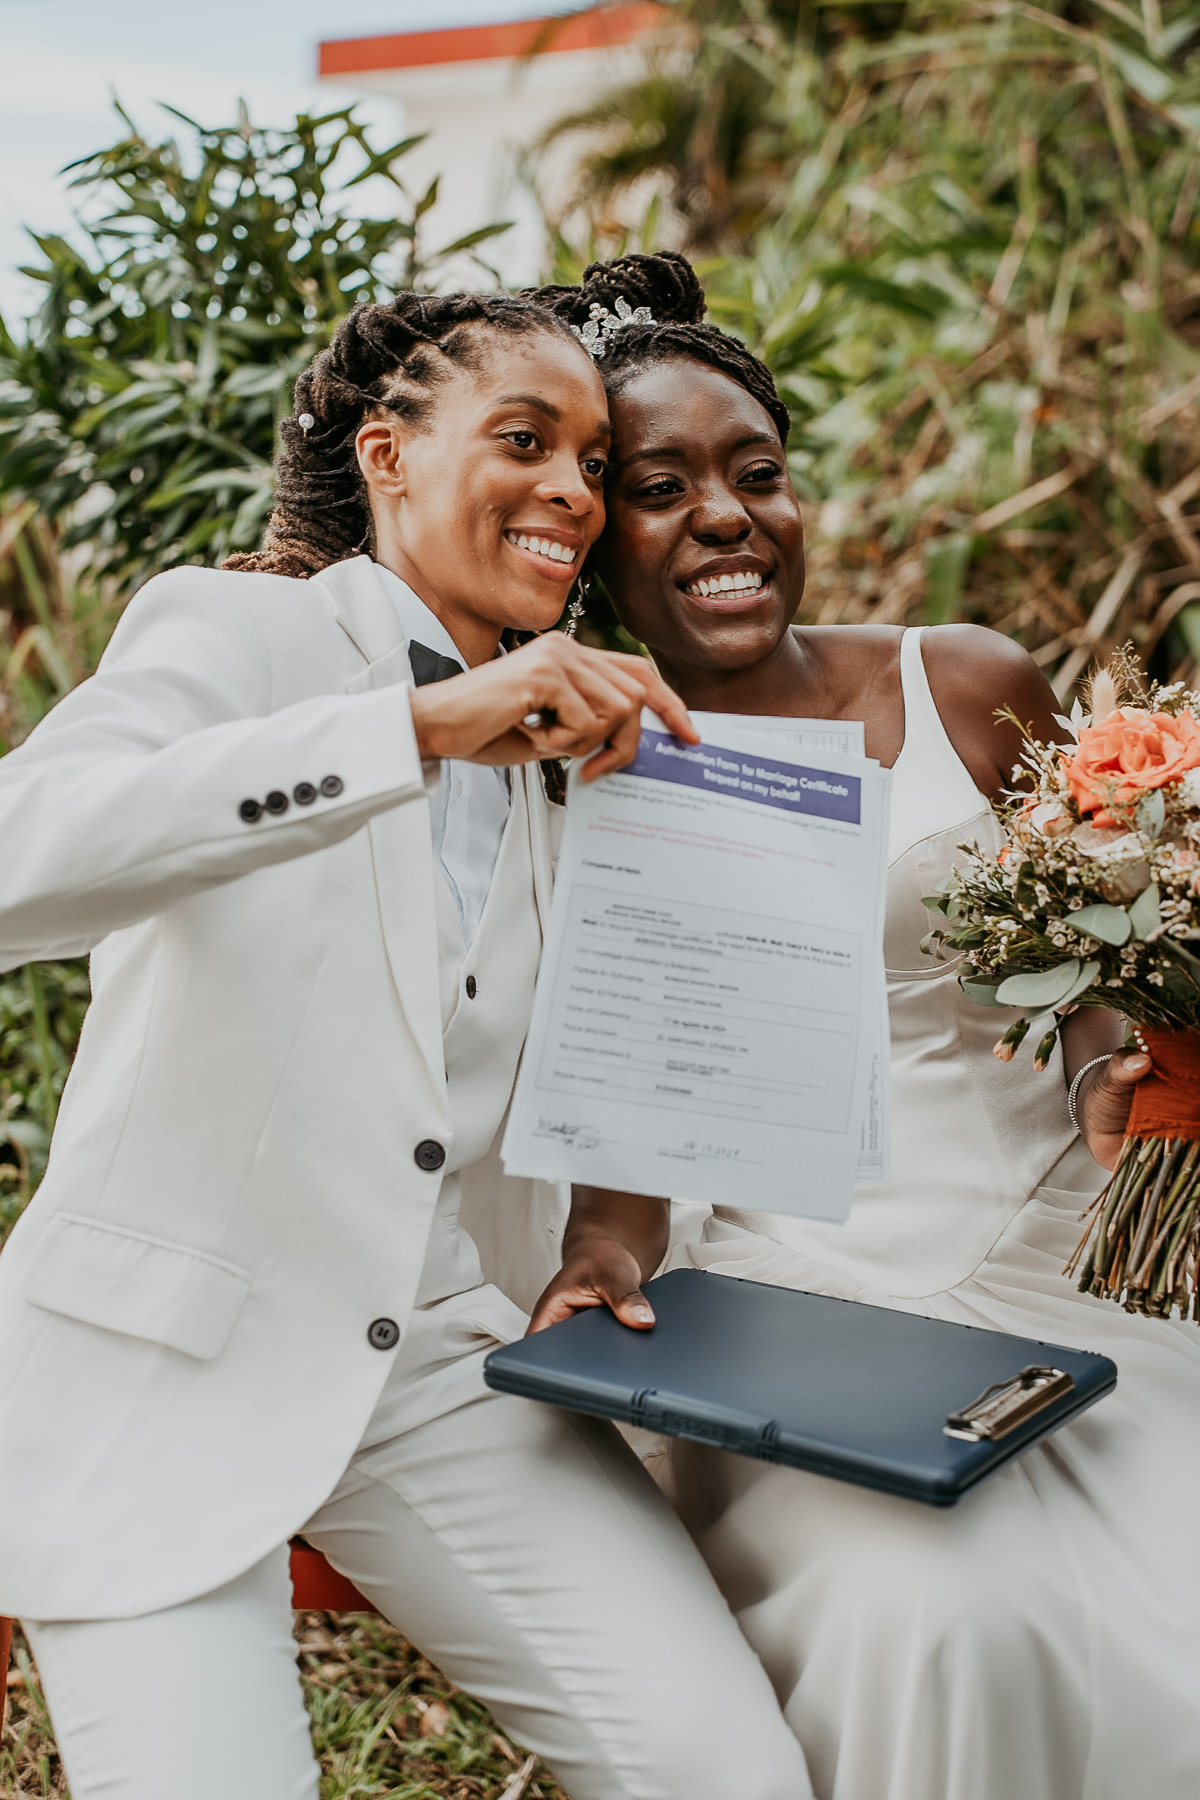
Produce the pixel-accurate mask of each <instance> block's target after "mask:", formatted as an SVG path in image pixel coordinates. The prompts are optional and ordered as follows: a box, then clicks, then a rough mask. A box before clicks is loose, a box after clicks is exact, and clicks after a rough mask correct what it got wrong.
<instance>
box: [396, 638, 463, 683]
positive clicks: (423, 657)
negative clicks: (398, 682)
mask: <svg viewBox="0 0 1200 1800" xmlns="http://www.w3.org/2000/svg"><path fill="white" fill-rule="evenodd" d="M408 660H409V662H410V663H411V664H412V672H413V680H414V682H415V683H416V685H417V686H418V687H425V686H426V685H427V684H428V683H429V682H431V681H449V680H450V677H451V676H452V675H463V674H465V673H466V671H465V670H464V668H463V666H462V664H461V663H460V662H455V660H454V658H453V657H452V656H441V655H439V654H438V652H437V651H436V650H430V649H429V648H428V646H427V645H425V644H418V643H417V641H416V639H415V638H410V640H409V645H408Z"/></svg>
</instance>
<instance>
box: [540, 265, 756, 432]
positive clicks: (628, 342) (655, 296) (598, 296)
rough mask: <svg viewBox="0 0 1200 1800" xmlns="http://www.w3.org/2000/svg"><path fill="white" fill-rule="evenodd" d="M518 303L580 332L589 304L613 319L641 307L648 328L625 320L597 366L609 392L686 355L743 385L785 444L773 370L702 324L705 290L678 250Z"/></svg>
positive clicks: (593, 269) (595, 270)
mask: <svg viewBox="0 0 1200 1800" xmlns="http://www.w3.org/2000/svg"><path fill="white" fill-rule="evenodd" d="M523 298H528V299H532V300H537V301H538V302H539V303H540V304H541V305H542V306H545V307H547V308H548V309H549V310H550V311H551V312H552V313H553V314H554V315H555V316H556V317H557V318H560V319H565V320H566V321H567V323H568V324H569V325H573V326H576V327H578V328H582V327H583V326H584V325H586V324H587V323H588V320H589V318H590V317H591V309H592V307H593V306H599V307H602V308H603V309H604V311H605V312H608V313H614V314H615V312H616V309H617V302H618V300H620V301H623V302H625V304H626V305H627V306H629V307H631V308H632V309H634V310H635V311H636V309H637V308H638V307H642V306H644V307H645V308H646V309H647V310H648V311H649V313H650V315H651V320H652V322H651V323H642V322H637V323H634V322H632V321H631V322H627V323H625V324H623V325H622V326H621V328H620V330H619V331H614V332H612V333H611V335H609V336H607V337H606V338H605V350H604V355H603V356H602V357H600V358H599V359H598V360H597V363H596V367H597V369H598V370H599V371H600V374H601V376H602V377H603V380H604V385H605V387H606V388H608V389H609V391H610V392H612V393H619V392H620V390H621V388H622V387H623V386H624V384H625V383H626V381H628V380H629V379H630V377H631V376H633V375H636V374H638V373H639V372H640V371H641V370H642V369H645V368H649V367H650V366H651V365H653V364H655V363H663V362H670V361H672V360H674V359H675V358H677V357H686V358H688V359H689V360H690V361H692V362H698V363H703V364H704V365H705V366H706V367H708V368H710V369H717V370H719V372H720V373H721V374H722V375H728V376H729V378H730V380H731V381H736V382H737V384H738V386H739V387H743V388H745V390H746V392H747V393H748V394H751V395H753V397H754V399H755V400H757V401H758V403H759V405H760V406H761V407H762V408H763V411H764V412H766V413H767V414H768V415H769V416H770V419H771V422H772V423H773V425H774V426H775V429H776V431H777V432H778V433H779V441H780V443H781V444H786V443H787V438H788V431H789V429H790V427H791V417H790V415H789V413H788V409H787V407H786V406H785V405H784V403H783V401H782V400H781V399H780V398H779V393H778V390H777V389H776V386H775V381H774V378H773V376H772V374H771V371H770V370H769V369H768V368H767V366H766V364H765V363H763V362H760V361H759V359H758V357H757V356H755V355H753V354H752V352H751V351H749V350H747V348H746V346H745V344H743V343H742V342H741V340H740V339H739V338H735V337H731V336H730V335H729V333H728V332H725V331H719V330H718V329H717V327H716V326H715V325H706V324H705V323H704V313H705V302H704V289H703V288H702V287H701V285H700V282H699V279H698V277H697V275H696V271H695V270H694V269H693V267H692V265H691V263H690V262H689V261H688V260H687V258H686V256H680V255H679V253H678V251H675V250H662V251H659V252H658V253H657V254H655V255H650V256H642V255H639V256H618V257H616V258H615V259H614V260H613V261H612V262H595V263H592V264H591V266H590V267H589V268H587V269H585V270H584V272H583V281H582V282H581V284H580V285H579V287H544V288H536V289H530V290H527V293H526V295H524V296H523Z"/></svg>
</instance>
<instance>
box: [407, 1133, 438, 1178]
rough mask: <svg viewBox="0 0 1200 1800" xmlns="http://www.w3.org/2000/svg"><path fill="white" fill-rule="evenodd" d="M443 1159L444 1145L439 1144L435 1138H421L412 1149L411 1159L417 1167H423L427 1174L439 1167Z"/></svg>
mask: <svg viewBox="0 0 1200 1800" xmlns="http://www.w3.org/2000/svg"><path fill="white" fill-rule="evenodd" d="M445 1160H446V1151H445V1147H444V1146H443V1145H442V1144H439V1143H438V1141H437V1139H436V1138H422V1139H421V1142H420V1143H419V1144H418V1145H417V1147H416V1149H415V1150H414V1151H413V1161H414V1162H415V1163H416V1165H417V1167H418V1169H424V1170H425V1172H426V1173H427V1174H429V1175H432V1174H433V1171H434V1170H435V1169H440V1168H441V1166H442V1164H443V1163H444V1162H445Z"/></svg>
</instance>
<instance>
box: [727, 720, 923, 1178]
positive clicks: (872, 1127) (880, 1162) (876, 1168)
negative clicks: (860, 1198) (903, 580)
mask: <svg viewBox="0 0 1200 1800" xmlns="http://www.w3.org/2000/svg"><path fill="white" fill-rule="evenodd" d="M692 719H693V721H694V722H695V726H696V729H697V731H698V732H699V733H700V735H701V736H702V737H704V738H707V739H710V740H711V741H712V742H713V743H718V744H728V745H730V746H732V747H733V748H734V749H739V750H745V749H750V750H754V749H758V748H761V749H764V750H765V749H768V748H769V749H770V750H771V752H772V754H774V755H776V756H781V757H784V758H785V759H788V758H792V759H794V758H795V757H796V756H797V755H798V754H800V753H803V754H804V755H811V754H812V752H813V751H817V752H827V751H833V752H835V753H836V754H839V755H842V756H859V757H864V758H865V755H866V751H865V747H864V746H865V740H866V732H865V729H864V727H863V724H862V722H861V720H858V719H776V718H768V717H764V716H762V715H760V714H754V713H705V712H697V713H693V714H692ZM872 767H873V768H878V767H879V765H878V764H877V763H873V764H872ZM883 773H884V775H885V777H886V779H887V782H888V786H887V788H886V789H885V793H884V819H885V825H884V830H883V833H882V835H881V837H880V840H879V854H880V859H881V860H880V887H879V904H880V907H881V908H884V907H886V905H887V825H886V820H887V816H888V815H887V806H888V795H889V794H890V791H891V771H890V770H884V771H883ZM879 934H880V935H879V967H878V971H877V975H876V981H877V984H878V994H879V1019H878V1028H877V1029H878V1037H877V1042H876V1046H875V1049H874V1051H873V1053H872V1056H871V1073H870V1077H869V1079H868V1082H867V1109H866V1115H865V1117H864V1119H863V1127H862V1137H861V1140H860V1142H859V1150H858V1179H859V1180H860V1181H873V1182H880V1181H887V1180H888V1179H889V1177H890V1175H891V1119H890V1109H891V1088H892V1038H891V1020H890V1018H889V1016H888V998H887V976H886V974H885V973H884V962H883V921H882V919H881V921H880V927H879Z"/></svg>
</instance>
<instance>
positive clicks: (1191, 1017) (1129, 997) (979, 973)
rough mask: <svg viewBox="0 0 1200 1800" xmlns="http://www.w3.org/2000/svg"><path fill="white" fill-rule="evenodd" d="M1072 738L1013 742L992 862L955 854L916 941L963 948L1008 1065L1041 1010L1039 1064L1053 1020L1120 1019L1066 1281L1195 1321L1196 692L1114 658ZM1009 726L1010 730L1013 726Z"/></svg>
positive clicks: (1198, 1091) (1199, 902) (971, 989)
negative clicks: (1116, 1094) (1118, 1086)
mask: <svg viewBox="0 0 1200 1800" xmlns="http://www.w3.org/2000/svg"><path fill="white" fill-rule="evenodd" d="M1090 705H1091V712H1090V717H1089V716H1087V715H1085V714H1084V712H1083V710H1082V708H1081V707H1080V706H1079V705H1078V703H1077V704H1076V708H1075V714H1074V717H1073V718H1072V719H1071V720H1066V719H1062V720H1060V723H1061V724H1062V725H1063V726H1064V727H1065V728H1066V729H1068V730H1069V731H1070V732H1071V735H1072V737H1073V739H1074V741H1073V742H1071V743H1067V744H1042V743H1038V742H1037V741H1036V740H1034V739H1032V738H1030V737H1029V736H1028V734H1026V744H1025V748H1024V752H1023V757H1022V763H1021V764H1019V765H1018V767H1017V768H1016V769H1015V770H1014V771H1013V779H1014V785H1015V786H1018V785H1019V787H1020V790H1021V791H1018V792H1014V793H1011V794H1009V795H1008V796H1006V798H1005V799H1004V800H1003V801H1002V802H999V803H997V807H996V811H997V814H998V816H999V818H1000V820H1001V823H1002V825H1003V827H1004V832H1005V842H1004V845H1003V848H1002V849H1001V851H1000V853H999V855H998V856H996V855H994V854H993V853H992V852H990V851H984V850H983V849H981V848H980V847H979V846H978V845H963V846H961V848H962V849H963V850H964V851H966V852H967V855H968V860H967V862H966V863H965V864H964V865H963V866H962V867H961V868H956V869H955V870H954V871H953V872H952V873H951V874H950V875H949V876H948V877H947V878H946V880H945V881H943V882H942V883H941V884H940V887H939V890H938V892H937V893H936V894H932V895H930V896H929V897H928V898H927V899H926V901H925V904H926V906H928V907H930V908H931V909H932V910H933V911H934V912H935V914H936V915H938V918H939V923H937V924H936V925H935V927H934V929H933V930H932V931H931V932H930V934H929V937H928V938H927V939H926V941H925V947H926V949H927V950H929V951H931V952H932V953H933V954H938V953H939V951H940V947H941V946H945V948H946V949H948V950H953V951H956V952H961V953H962V955H963V957H964V963H963V967H962V970H961V972H960V977H959V978H960V981H961V984H962V987H963V990H964V992H965V993H967V994H968V995H969V996H970V997H971V998H972V999H973V1000H978V1001H980V1002H982V1003H983V1004H985V1005H989V1006H1019V1007H1021V1008H1022V1016H1021V1017H1020V1018H1019V1019H1017V1021H1016V1022H1015V1023H1014V1024H1012V1025H1010V1026H1009V1028H1008V1029H1007V1030H1006V1031H1005V1033H1004V1035H1003V1036H1002V1037H1001V1039H1000V1041H999V1043H998V1044H997V1045H996V1055H997V1056H998V1057H1000V1059H1001V1060H1002V1061H1008V1060H1009V1059H1010V1058H1011V1057H1012V1056H1013V1055H1014V1053H1015V1052H1016V1050H1017V1048H1018V1046H1019V1045H1020V1044H1021V1042H1022V1040H1023V1039H1024V1037H1025V1036H1026V1034H1027V1033H1028V1031H1029V1029H1030V1020H1031V1018H1038V1017H1039V1016H1041V1017H1042V1034H1041V1036H1040V1041H1039V1042H1038V1045H1037V1049H1036V1051H1035V1055H1034V1063H1035V1067H1037V1068H1045V1067H1046V1065H1047V1063H1048V1062H1049V1060H1050V1055H1051V1052H1052V1050H1053V1048H1054V1043H1055V1039H1056V1037H1057V1034H1058V1031H1059V1029H1060V1027H1061V1025H1062V1022H1063V1020H1064V1019H1065V1017H1066V1016H1067V1014H1068V1013H1070V1012H1071V1011H1073V1010H1074V1008H1075V1007H1077V1006H1107V1007H1112V1008H1114V1009H1115V1010H1116V1011H1118V1012H1120V1013H1123V1014H1124V1015H1125V1017H1126V1019H1127V1020H1128V1021H1129V1024H1130V1026H1131V1028H1132V1031H1133V1036H1134V1037H1135V1039H1136V1041H1137V1043H1138V1045H1139V1047H1140V1048H1142V1049H1144V1050H1145V1051H1147V1052H1148V1054H1149V1056H1150V1058H1151V1061H1152V1064H1153V1068H1152V1070H1151V1072H1150V1073H1149V1074H1148V1075H1146V1076H1144V1077H1143V1079H1142V1080H1141V1081H1140V1082H1139V1083H1138V1085H1137V1087H1136V1088H1135V1089H1134V1101H1133V1112H1132V1115H1131V1117H1130V1121H1129V1127H1128V1136H1127V1137H1126V1139H1125V1143H1124V1147H1123V1149H1122V1151H1121V1156H1120V1159H1119V1161H1118V1163H1117V1166H1116V1168H1115V1170H1114V1171H1113V1175H1112V1178H1111V1180H1110V1181H1109V1183H1108V1185H1107V1187H1105V1189H1104V1190H1103V1192H1102V1193H1101V1194H1100V1196H1099V1198H1098V1199H1097V1201H1096V1203H1095V1206H1094V1207H1093V1208H1092V1211H1091V1212H1090V1213H1089V1215H1088V1224H1087V1229H1086V1230H1085V1232H1084V1236H1083V1239H1082V1241H1081V1243H1080V1245H1079V1248H1078V1249H1077V1251H1076V1253H1075V1256H1074V1258H1073V1259H1072V1262H1071V1263H1070V1264H1069V1265H1068V1271H1067V1272H1068V1273H1074V1272H1075V1271H1076V1269H1077V1268H1078V1267H1079V1265H1080V1263H1082V1269H1081V1272H1080V1281H1079V1285H1080V1287H1081V1289H1082V1290H1083V1291H1084V1292H1085V1293H1092V1294H1098V1295H1101V1296H1103V1297H1105V1298H1108V1299H1112V1300H1116V1301H1119V1302H1121V1303H1122V1304H1124V1305H1125V1306H1126V1307H1127V1308H1128V1309H1129V1310H1130V1311H1134V1312H1142V1313H1148V1314H1152V1315H1154V1316H1156V1317H1161V1318H1167V1317H1169V1316H1170V1315H1171V1313H1172V1312H1173V1311H1175V1310H1178V1311H1179V1312H1180V1313H1181V1314H1182V1315H1183V1316H1185V1317H1186V1316H1187V1315H1188V1314H1189V1313H1190V1314H1191V1316H1192V1317H1193V1318H1196V1319H1200V693H1197V692H1194V691H1191V690H1189V689H1187V688H1185V687H1184V686H1183V684H1182V683H1181V682H1175V683H1173V684H1172V685H1171V686H1167V687H1163V686H1158V685H1154V686H1152V687H1151V688H1150V690H1149V692H1148V693H1147V692H1146V691H1145V690H1144V689H1143V687H1142V685H1141V680H1140V675H1139V672H1138V670H1137V666H1136V664H1135V663H1134V662H1133V659H1132V658H1131V657H1129V656H1128V655H1124V654H1123V655H1122V656H1120V657H1118V658H1117V659H1114V662H1113V664H1111V665H1110V667H1109V669H1107V670H1104V671H1102V672H1101V673H1100V674H1098V675H1097V676H1096V677H1095V678H1094V680H1093V683H1092V690H1091V697H1090ZM1016 722H1017V721H1015V720H1014V723H1016Z"/></svg>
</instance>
